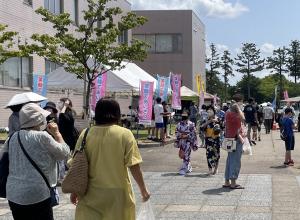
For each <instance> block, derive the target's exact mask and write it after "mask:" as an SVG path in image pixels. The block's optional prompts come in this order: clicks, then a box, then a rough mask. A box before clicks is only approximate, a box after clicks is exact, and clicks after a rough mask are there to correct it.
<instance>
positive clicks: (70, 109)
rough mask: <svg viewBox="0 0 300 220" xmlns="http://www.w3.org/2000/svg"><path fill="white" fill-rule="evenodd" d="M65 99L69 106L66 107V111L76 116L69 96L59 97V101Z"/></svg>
mask: <svg viewBox="0 0 300 220" xmlns="http://www.w3.org/2000/svg"><path fill="white" fill-rule="evenodd" d="M67 100H68V101H69V106H70V107H71V108H69V107H68V108H67V109H66V112H72V114H73V115H75V116H76V111H75V110H74V109H73V103H72V101H71V99H69V98H61V99H60V100H59V101H61V102H63V103H65V102H66V101H67Z"/></svg>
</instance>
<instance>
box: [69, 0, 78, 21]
mask: <svg viewBox="0 0 300 220" xmlns="http://www.w3.org/2000/svg"><path fill="white" fill-rule="evenodd" d="M71 4H72V7H71V11H70V19H71V20H72V21H74V23H75V25H78V23H79V22H78V0H71Z"/></svg>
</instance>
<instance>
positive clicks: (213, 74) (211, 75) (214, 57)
mask: <svg viewBox="0 0 300 220" xmlns="http://www.w3.org/2000/svg"><path fill="white" fill-rule="evenodd" d="M209 48H210V52H211V53H210V55H209V57H208V58H207V59H206V63H207V64H208V69H206V84H207V85H209V86H207V91H208V92H209V93H212V94H214V93H216V91H215V90H213V88H212V86H211V85H214V84H216V83H218V82H217V80H218V77H217V76H218V75H219V74H220V72H219V71H218V69H219V68H220V65H221V63H220V57H219V54H218V52H217V48H216V46H215V45H214V44H213V43H212V44H211V45H210V46H209Z"/></svg>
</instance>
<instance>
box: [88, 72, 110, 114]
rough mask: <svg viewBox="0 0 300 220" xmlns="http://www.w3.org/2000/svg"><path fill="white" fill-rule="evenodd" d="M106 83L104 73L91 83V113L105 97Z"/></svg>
mask: <svg viewBox="0 0 300 220" xmlns="http://www.w3.org/2000/svg"><path fill="white" fill-rule="evenodd" d="M106 82H107V74H106V73H104V74H101V75H100V76H98V77H97V78H95V79H94V81H93V88H92V97H91V108H92V110H93V111H95V108H96V104H97V102H98V100H99V99H101V98H103V97H104V96H105V92H106Z"/></svg>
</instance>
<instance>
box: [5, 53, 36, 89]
mask: <svg viewBox="0 0 300 220" xmlns="http://www.w3.org/2000/svg"><path fill="white" fill-rule="evenodd" d="M31 84H32V58H31V57H13V58H10V59H8V60H6V61H5V62H4V63H3V64H1V65H0V85H2V86H9V87H21V88H23V87H31Z"/></svg>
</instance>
